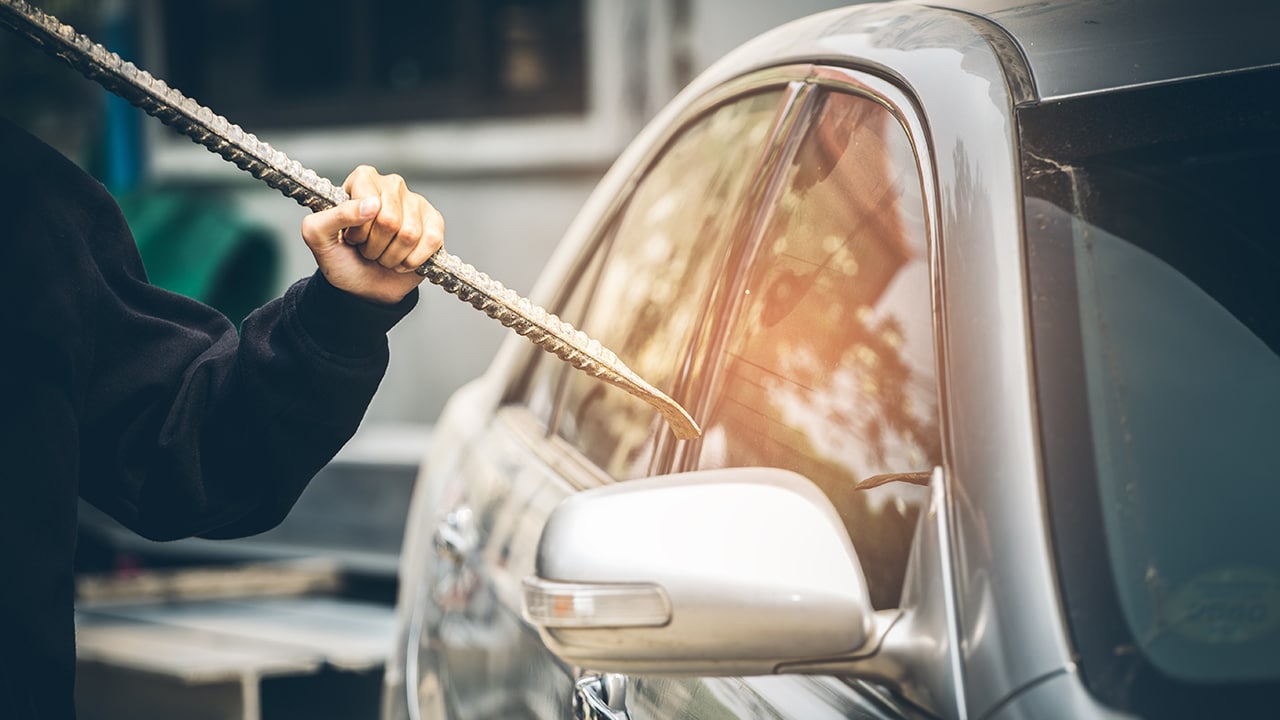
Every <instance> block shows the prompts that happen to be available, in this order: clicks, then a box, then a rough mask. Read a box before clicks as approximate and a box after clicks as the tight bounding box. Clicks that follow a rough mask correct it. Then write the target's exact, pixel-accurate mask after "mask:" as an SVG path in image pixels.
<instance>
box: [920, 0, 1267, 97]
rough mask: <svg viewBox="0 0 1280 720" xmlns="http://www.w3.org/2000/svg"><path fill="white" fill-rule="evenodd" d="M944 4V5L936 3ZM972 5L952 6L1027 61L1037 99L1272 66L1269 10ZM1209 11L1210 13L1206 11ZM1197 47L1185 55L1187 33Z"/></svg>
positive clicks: (1235, 5)
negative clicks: (1003, 36)
mask: <svg viewBox="0 0 1280 720" xmlns="http://www.w3.org/2000/svg"><path fill="white" fill-rule="evenodd" d="M935 4H940V5H947V4H948V3H946V2H945V1H944V2H942V3H935ZM1151 7H1152V6H1151V5H1150V4H1148V3H1142V2H1114V1H1113V0H1087V1H1086V2H1073V3H1061V2H1044V1H1043V0H1036V1H1035V2H1027V1H1026V0H1015V1H1012V2H1011V1H1009V0H978V1H976V2H968V3H957V4H956V8H957V9H960V10H962V11H965V12H973V13H980V14H981V15H982V16H984V17H986V18H989V19H990V20H992V21H994V22H995V23H996V24H997V25H999V26H1000V27H1001V28H1003V29H1004V31H1005V32H1007V33H1008V34H1009V35H1010V36H1011V37H1013V38H1019V39H1020V40H1019V41H1018V46H1019V49H1020V51H1021V52H1022V53H1023V54H1024V56H1025V57H1026V59H1027V64H1028V65H1029V66H1030V69H1031V74H1032V77H1033V79H1034V82H1035V86H1036V95H1037V96H1038V97H1039V99H1041V100H1049V99H1058V98H1063V97H1068V96H1073V95H1081V94H1085V93H1094V92H1102V91H1105V90H1113V89H1117V88H1123V87H1133V86H1135V85H1147V84H1150V83H1157V82H1164V81H1167V80H1169V79H1170V78H1190V77H1199V76H1204V75H1213V74H1216V73H1221V72H1226V71H1237V70H1241V69H1244V68H1253V67H1263V66H1266V65H1272V64H1275V62H1276V60H1275V52H1274V50H1272V48H1274V46H1275V28H1276V27H1278V26H1280V7H1277V6H1276V5H1275V3H1266V2H1261V3H1260V2H1247V1H1241V0H1233V1H1232V2H1221V3H1214V4H1213V5H1212V6H1211V8H1210V6H1206V5H1205V4H1204V3H1202V2H1191V1H1189V0H1164V1H1163V2H1160V3H1159V12H1155V13H1153V12H1151ZM1207 10H1209V11H1208V12H1206V11H1207ZM1188 28H1195V33H1196V35H1195V38H1196V48H1195V50H1194V51H1191V52H1189V51H1187V42H1186V40H1187V30H1188Z"/></svg>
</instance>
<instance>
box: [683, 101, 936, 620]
mask: <svg viewBox="0 0 1280 720" xmlns="http://www.w3.org/2000/svg"><path fill="white" fill-rule="evenodd" d="M783 187H784V189H783V190H782V192H781V194H780V195H779V196H778V200H777V202H776V203H775V204H774V205H773V206H772V207H771V208H770V209H769V210H768V212H769V213H770V215H769V217H768V218H767V220H766V223H765V225H764V227H765V230H764V233H763V235H762V236H761V238H760V240H759V243H760V245H759V248H758V250H757V251H756V256H755V258H754V260H753V261H752V262H751V264H750V268H749V270H748V271H747V274H746V279H745V283H744V285H743V286H742V287H741V288H740V290H739V291H738V292H737V296H738V297H739V298H740V301H739V305H738V308H737V309H736V311H734V314H733V319H732V321H731V324H730V326H729V329H728V335H727V337H726V339H725V341H724V345H723V347H724V348H725V349H724V352H723V354H722V356H721V358H720V360H719V365H718V368H717V370H716V371H715V372H714V373H713V376H712V380H711V382H710V390H709V393H710V394H709V397H708V398H707V400H708V402H707V404H706V405H705V407H707V412H706V414H705V417H704V418H703V428H704V438H703V440H702V442H701V447H700V449H699V450H697V459H696V464H697V466H698V467H700V468H720V467H734V466H771V467H782V468H787V469H790V470H794V471H796V472H799V473H801V474H803V475H805V476H806V477H808V478H809V479H810V480H812V481H814V482H815V483H816V484H817V485H819V486H820V487H822V489H823V490H824V491H825V492H826V494H827V495H828V496H829V497H830V498H831V500H832V502H833V503H834V505H835V507H836V509H837V510H838V511H839V513H840V515H841V517H842V519H843V520H844V522H845V525H846V528H847V529H848V532H849V535H850V537H851V539H852V541H853V544H854V547H855V548H856V549H857V551H858V555H859V558H860V559H861V561H862V565H863V569H864V571H865V572H866V575H867V581H868V584H869V586H870V589H871V597H872V602H873V604H874V605H875V606H876V607H877V608H885V607H893V606H895V605H896V604H897V602H898V599H899V595H900V592H901V588H902V580H903V575H904V570H905V566H906V562H907V555H908V550H909V546H910V542H911V538H912V535H913V532H914V529H915V528H914V526H915V523H916V518H917V516H918V513H919V508H920V506H921V504H922V502H923V499H924V490H925V489H924V488H923V487H919V486H916V485H910V484H905V483H900V482H894V483H888V484H884V485H882V486H880V487H877V488H874V489H863V490H858V489H855V488H856V486H857V484H858V483H859V481H862V480H865V479H867V478H868V477H871V476H874V475H878V474H884V473H906V472H923V471H928V470H930V469H931V468H932V467H933V466H935V465H938V464H940V463H941V438H940V433H939V419H938V400H937V398H938V388H937V377H936V370H935V355H934V333H933V324H932V317H931V302H930V286H929V258H928V247H927V236H926V227H925V222H924V204H923V199H922V195H921V192H922V191H921V180H920V175H919V171H918V170H917V165H916V163H915V160H914V155H913V152H912V148H911V145H910V142H909V139H908V137H907V135H906V133H905V131H904V130H903V129H902V127H901V126H900V125H899V124H898V122H897V120H896V119H895V118H894V117H893V116H892V115H891V114H890V113H889V112H888V111H887V110H886V109H884V108H883V107H882V106H880V105H879V104H877V103H875V102H874V101H872V100H869V99H867V98H863V97H861V96H857V95H851V94H845V93H837V92H832V93H830V94H829V95H828V96H827V97H826V98H825V100H824V101H823V106H822V108H821V110H820V111H819V113H818V114H817V115H816V117H815V119H814V121H813V123H812V124H811V125H810V127H809V128H808V130H807V131H806V136H805V137H804V138H803V141H802V143H801V145H800V147H799V149H798V152H797V154H796V156H795V159H794V162H793V163H792V165H791V167H790V168H789V169H788V170H787V177H786V179H785V181H784V184H783Z"/></svg>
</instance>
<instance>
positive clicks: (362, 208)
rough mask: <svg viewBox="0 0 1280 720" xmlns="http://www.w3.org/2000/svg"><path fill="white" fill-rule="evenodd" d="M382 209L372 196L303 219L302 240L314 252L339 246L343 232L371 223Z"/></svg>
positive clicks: (380, 204) (380, 202)
mask: <svg viewBox="0 0 1280 720" xmlns="http://www.w3.org/2000/svg"><path fill="white" fill-rule="evenodd" d="M381 207H382V201H381V200H379V199H378V198H377V196H370V197H366V198H362V199H360V200H348V201H346V202H344V203H341V204H339V205H335V206H333V207H331V208H329V209H328V210H322V211H320V212H318V213H313V214H311V215H308V216H306V217H304V218H303V219H302V239H303V241H305V242H306V243H307V246H308V247H310V248H311V249H312V250H321V249H324V248H326V247H328V246H331V245H336V244H339V243H340V242H341V241H342V231H343V230H345V229H346V228H351V227H357V226H359V225H363V224H365V223H367V222H369V221H370V220H372V219H373V218H375V217H377V215H378V210H379V209H380V208H381Z"/></svg>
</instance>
